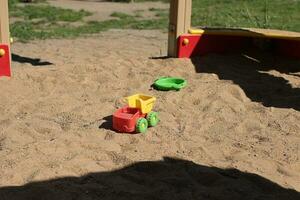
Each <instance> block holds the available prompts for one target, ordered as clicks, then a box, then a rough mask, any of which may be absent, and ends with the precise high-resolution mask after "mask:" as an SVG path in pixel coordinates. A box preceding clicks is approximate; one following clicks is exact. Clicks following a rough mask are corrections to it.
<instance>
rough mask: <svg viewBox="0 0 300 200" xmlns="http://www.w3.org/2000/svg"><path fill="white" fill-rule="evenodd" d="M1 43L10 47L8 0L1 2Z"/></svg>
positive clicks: (1, 0)
mask: <svg viewBox="0 0 300 200" xmlns="http://www.w3.org/2000/svg"><path fill="white" fill-rule="evenodd" d="M0 43H1V44H6V45H9V43H10V39H9V22H8V0H0Z"/></svg>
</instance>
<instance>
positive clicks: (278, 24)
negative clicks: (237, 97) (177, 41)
mask: <svg viewBox="0 0 300 200" xmlns="http://www.w3.org/2000/svg"><path fill="white" fill-rule="evenodd" d="M120 1H123V2H124V1H126V0H120ZM141 1H147V0H135V2H141ZM148 1H149V0H148ZM164 1H165V2H167V1H168V0H164ZM36 2H37V3H35V4H27V5H25V6H20V5H19V4H18V0H9V7H10V16H11V17H12V18H16V19H18V20H16V21H15V22H14V23H13V24H11V34H12V36H13V37H15V38H17V40H19V41H23V42H26V41H29V40H33V39H47V38H71V37H77V36H81V35H86V34H93V33H98V32H101V31H105V30H108V29H114V28H118V29H128V28H131V29H163V30H167V27H168V10H164V9H156V8H150V9H149V11H150V12H153V15H154V16H155V17H156V18H155V19H145V18H143V17H142V13H143V12H142V11H137V12H135V13H134V14H133V15H128V14H125V13H122V12H115V13H112V15H111V16H113V17H114V18H115V19H113V20H107V21H85V20H84V18H85V17H87V16H90V15H91V14H92V13H90V12H87V11H84V10H81V11H74V10H70V9H62V8H57V7H53V6H50V5H49V4H47V2H46V0H36ZM192 13H193V14H192V25H193V26H199V25H201V26H209V27H254V28H276V29H284V30H292V31H299V32H300V23H298V21H299V20H300V1H295V0H285V1H282V0H272V1H271V0H193V12H192Z"/></svg>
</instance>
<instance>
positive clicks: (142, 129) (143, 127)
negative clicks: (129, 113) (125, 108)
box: [135, 118, 148, 133]
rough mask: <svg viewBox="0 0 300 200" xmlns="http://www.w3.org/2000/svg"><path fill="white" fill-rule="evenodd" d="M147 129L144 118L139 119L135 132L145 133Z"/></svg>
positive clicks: (146, 122)
mask: <svg viewBox="0 0 300 200" xmlns="http://www.w3.org/2000/svg"><path fill="white" fill-rule="evenodd" d="M147 129H148V121H147V120H146V119H145V118H139V119H138V120H137V122H136V126H135V130H136V132H138V133H145V132H146V131H147Z"/></svg>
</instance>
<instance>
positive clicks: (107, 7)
mask: <svg viewBox="0 0 300 200" xmlns="http://www.w3.org/2000/svg"><path fill="white" fill-rule="evenodd" d="M48 2H49V3H50V5H53V6H58V7H61V8H66V9H73V10H78V11H79V10H81V9H84V10H86V11H89V12H92V13H93V15H91V16H89V17H86V18H85V20H87V21H90V20H97V21H104V20H109V19H113V18H114V17H111V16H110V15H111V14H112V13H113V12H122V13H126V14H129V15H135V14H139V15H140V16H141V17H142V18H155V13H154V12H150V11H149V9H153V8H154V9H169V4H166V3H161V2H143V3H118V2H107V1H105V0H82V1H78V0H77V1H76V0H59V1H58V0H50V1H48Z"/></svg>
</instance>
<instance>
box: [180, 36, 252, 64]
mask: <svg viewBox="0 0 300 200" xmlns="http://www.w3.org/2000/svg"><path fill="white" fill-rule="evenodd" d="M185 39H187V40H188V44H185V42H184V40H185ZM249 46H251V38H249V37H241V36H222V35H205V34H203V35H192V34H185V35H181V36H180V37H179V40H178V57H179V58H189V57H192V56H197V55H204V54H208V53H225V52H237V51H242V50H243V49H245V48H247V47H249Z"/></svg>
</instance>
